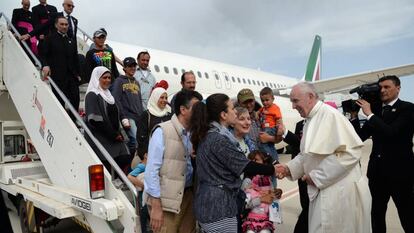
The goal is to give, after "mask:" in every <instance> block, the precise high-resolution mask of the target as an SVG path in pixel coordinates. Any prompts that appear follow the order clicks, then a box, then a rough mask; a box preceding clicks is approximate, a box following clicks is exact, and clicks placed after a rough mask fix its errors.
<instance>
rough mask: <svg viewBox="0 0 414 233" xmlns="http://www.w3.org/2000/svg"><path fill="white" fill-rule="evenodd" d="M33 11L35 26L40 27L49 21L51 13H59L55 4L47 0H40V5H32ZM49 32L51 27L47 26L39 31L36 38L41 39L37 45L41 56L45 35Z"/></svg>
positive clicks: (35, 27)
mask: <svg viewBox="0 0 414 233" xmlns="http://www.w3.org/2000/svg"><path fill="white" fill-rule="evenodd" d="M32 13H33V28H34V29H38V28H40V27H41V26H42V25H43V24H45V23H47V22H48V21H49V19H50V18H51V15H53V14H56V13H57V9H56V7H55V6H52V5H49V4H47V1H46V0H40V1H39V4H38V5H36V6H34V7H32ZM52 22H53V21H52ZM52 27H53V24H52ZM48 34H49V28H45V29H43V30H40V31H38V35H36V38H37V40H38V41H39V43H38V45H37V50H38V51H39V54H40V56H41V53H42V52H43V46H44V42H45V37H46V35H48Z"/></svg>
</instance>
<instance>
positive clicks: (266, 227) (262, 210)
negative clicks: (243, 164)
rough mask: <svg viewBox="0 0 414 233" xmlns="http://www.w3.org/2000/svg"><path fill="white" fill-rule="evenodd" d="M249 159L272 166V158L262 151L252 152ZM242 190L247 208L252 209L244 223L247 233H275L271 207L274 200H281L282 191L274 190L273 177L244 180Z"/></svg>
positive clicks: (258, 176) (257, 176) (262, 176)
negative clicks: (271, 218) (270, 215)
mask: <svg viewBox="0 0 414 233" xmlns="http://www.w3.org/2000/svg"><path fill="white" fill-rule="evenodd" d="M248 158H249V159H250V160H252V161H254V162H256V163H262V164H263V163H267V164H271V158H270V157H269V156H267V155H266V154H264V153H262V152H260V151H257V150H255V151H252V152H251V153H250V154H249V156H248ZM242 188H243V189H244V191H245V192H246V196H247V198H246V207H247V208H248V209H251V210H250V212H249V213H248V214H247V217H246V219H245V220H244V222H243V225H242V228H243V232H245V233H256V232H257V233H270V232H273V230H274V227H273V223H272V222H271V221H270V220H269V206H270V205H271V204H272V202H273V200H274V199H275V198H276V199H280V197H281V196H282V190H281V189H274V190H273V186H272V180H271V176H264V175H256V176H253V177H251V178H245V179H244V180H243V184H242Z"/></svg>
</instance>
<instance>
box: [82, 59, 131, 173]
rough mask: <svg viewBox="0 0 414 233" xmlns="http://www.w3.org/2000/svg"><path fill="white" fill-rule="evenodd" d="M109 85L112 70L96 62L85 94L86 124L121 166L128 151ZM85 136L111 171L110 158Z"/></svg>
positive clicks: (127, 156)
mask: <svg viewBox="0 0 414 233" xmlns="http://www.w3.org/2000/svg"><path fill="white" fill-rule="evenodd" d="M110 85H111V72H110V71H109V69H108V68H106V67H104V66H98V67H96V68H95V69H93V71H92V75H91V79H90V81H89V85H88V89H87V91H86V97H85V112H86V125H87V126H88V128H89V129H90V130H91V132H92V134H93V135H94V136H95V137H96V139H98V140H99V142H100V143H101V144H102V145H103V146H104V147H105V149H106V150H107V151H108V153H109V154H110V155H111V156H112V158H113V159H114V160H115V162H116V163H117V164H118V166H119V167H121V169H123V168H125V166H126V165H127V164H128V163H129V162H130V161H129V151H128V149H127V147H126V145H125V143H124V138H123V136H122V134H121V128H120V121H119V112H118V108H117V106H116V104H115V99H114V97H113V96H112V94H111V92H110V91H109V89H108V88H109V86H110ZM86 140H87V141H88V142H89V144H90V145H91V147H92V149H93V150H94V151H95V153H96V154H97V155H98V157H99V158H100V159H101V161H102V163H103V164H104V166H105V167H106V169H108V170H109V171H111V166H110V164H109V162H108V161H107V160H106V159H105V157H104V156H103V155H102V153H101V152H100V151H99V150H98V148H97V147H96V145H95V144H94V143H93V142H92V141H91V139H90V138H89V137H88V135H86Z"/></svg>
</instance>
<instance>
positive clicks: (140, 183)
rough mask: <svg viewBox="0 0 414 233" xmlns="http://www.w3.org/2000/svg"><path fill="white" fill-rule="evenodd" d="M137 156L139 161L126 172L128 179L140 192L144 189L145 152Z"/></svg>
mask: <svg viewBox="0 0 414 233" xmlns="http://www.w3.org/2000/svg"><path fill="white" fill-rule="evenodd" d="M139 158H140V159H141V162H139V163H138V164H137V166H136V167H135V168H134V169H133V170H132V171H131V172H130V173H129V174H128V179H129V180H130V181H131V183H132V184H134V185H135V187H136V188H137V189H138V191H140V192H142V190H144V172H145V165H146V164H147V153H145V154H144V155H139Z"/></svg>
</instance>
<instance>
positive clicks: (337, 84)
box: [273, 64, 414, 97]
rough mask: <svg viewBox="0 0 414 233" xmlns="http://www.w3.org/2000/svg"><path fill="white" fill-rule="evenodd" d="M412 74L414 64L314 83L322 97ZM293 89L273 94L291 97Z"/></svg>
mask: <svg viewBox="0 0 414 233" xmlns="http://www.w3.org/2000/svg"><path fill="white" fill-rule="evenodd" d="M412 74H414V64H409V65H402V66H396V67H391V68H385V69H381V70H376V71H370V72H364V73H358V74H352V75H346V76H340V77H334V78H329V79H323V80H317V81H314V82H313V84H314V86H315V89H316V92H318V93H319V94H321V95H326V94H335V93H345V92H346V93H348V91H349V90H351V89H352V88H354V87H357V86H360V85H362V84H366V83H372V82H375V81H377V80H378V79H380V78H381V77H383V76H386V75H396V76H398V77H403V76H408V75H412ZM291 89H292V87H286V88H278V89H273V93H274V94H275V95H277V96H282V97H289V94H290V90H291Z"/></svg>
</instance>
